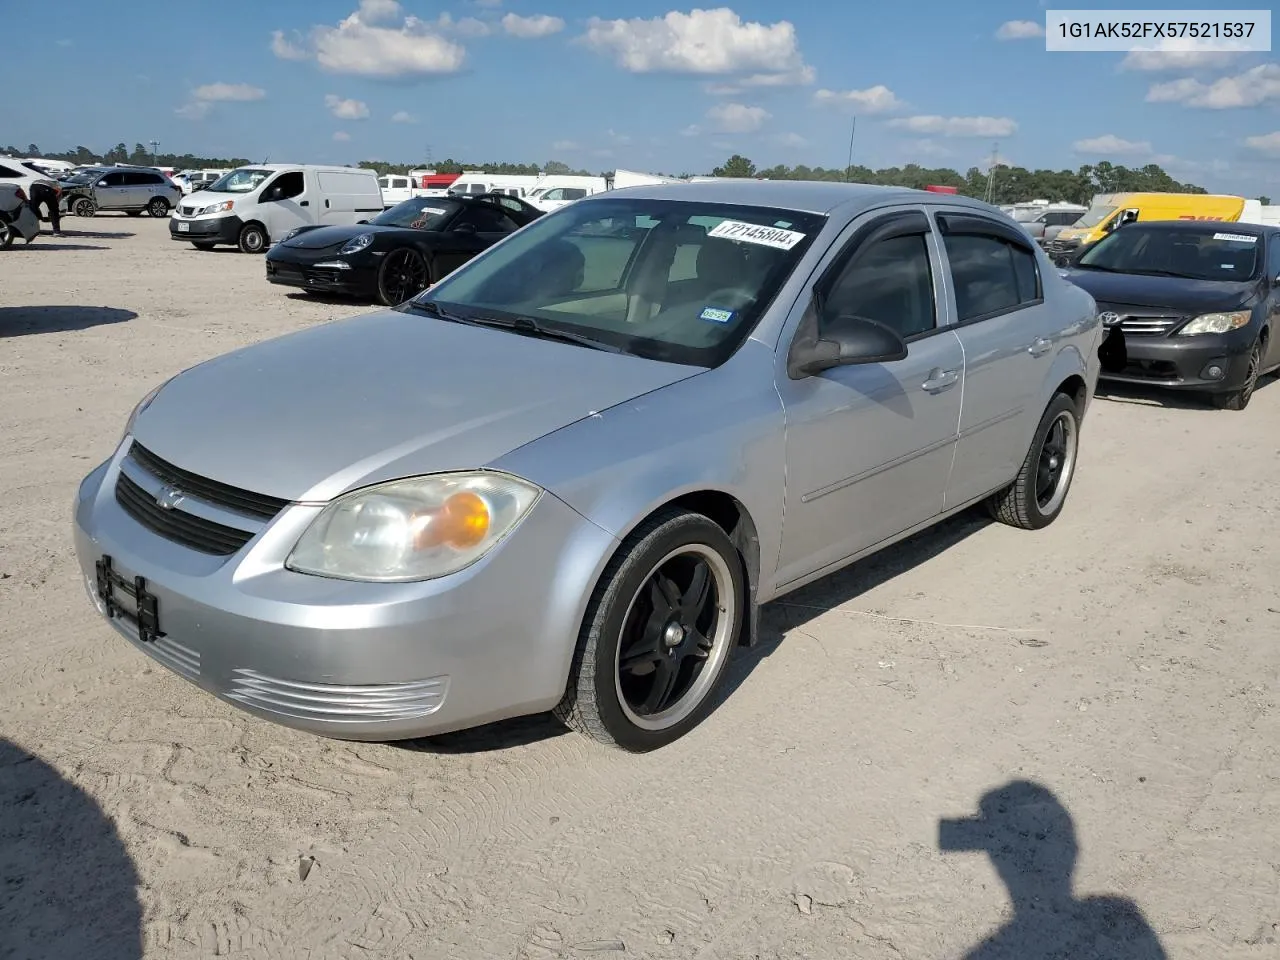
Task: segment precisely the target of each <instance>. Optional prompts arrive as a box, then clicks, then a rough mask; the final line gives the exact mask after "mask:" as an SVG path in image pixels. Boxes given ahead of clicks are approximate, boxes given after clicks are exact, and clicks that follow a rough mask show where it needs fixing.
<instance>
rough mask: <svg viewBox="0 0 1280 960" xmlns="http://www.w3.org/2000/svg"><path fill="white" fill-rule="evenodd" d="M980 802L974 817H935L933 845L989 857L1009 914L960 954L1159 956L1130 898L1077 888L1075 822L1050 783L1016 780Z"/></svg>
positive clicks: (1134, 959)
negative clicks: (1003, 888) (1004, 889)
mask: <svg viewBox="0 0 1280 960" xmlns="http://www.w3.org/2000/svg"><path fill="white" fill-rule="evenodd" d="M978 809H979V814H978V816H976V817H969V818H963V819H959V820H946V819H944V820H940V821H939V823H938V848H939V849H940V850H941V851H942V852H944V853H957V852H975V853H976V852H981V853H985V854H986V855H987V856H988V857H990V858H991V862H992V864H993V865H994V866H995V868H996V872H997V873H998V874H999V875H1000V879H1001V880H1002V881H1003V882H1004V885H1005V886H1006V887H1007V888H1008V891H1009V898H1010V900H1011V901H1012V903H1013V919H1011V920H1010V921H1009V922H1008V923H1006V924H1005V925H1004V926H1003V927H1000V928H999V929H998V930H996V931H995V932H994V933H992V934H991V935H990V936H988V937H987V938H986V939H984V940H983V941H982V942H981V943H979V944H978V945H977V946H975V947H974V948H973V949H972V950H970V951H969V952H968V953H966V954H965V955H964V960H1062V958H1070V960H1165V957H1166V954H1165V951H1164V948H1163V947H1162V946H1161V945H1160V940H1159V938H1158V937H1157V936H1156V934H1155V931H1153V930H1152V929H1151V927H1150V925H1148V923H1147V921H1146V918H1145V917H1143V915H1142V911H1141V910H1140V909H1139V908H1138V905H1137V904H1135V903H1134V902H1133V901H1132V900H1129V899H1127V898H1125V897H1118V896H1091V897H1080V898H1077V897H1076V896H1075V893H1074V891H1073V890H1072V875H1073V873H1074V872H1075V866H1076V856H1077V853H1078V851H1079V843H1078V840H1077V837H1076V832H1075V824H1074V823H1073V822H1072V819H1071V814H1070V813H1068V812H1067V809H1066V808H1065V807H1064V806H1063V805H1062V803H1061V802H1060V801H1059V800H1058V798H1057V797H1056V796H1054V794H1053V792H1052V791H1050V790H1049V789H1048V788H1046V787H1044V786H1041V785H1040V784H1038V783H1032V782H1030V781H1027V780H1014V781H1011V782H1010V783H1007V784H1005V785H1004V786H1002V787H998V788H996V789H995V790H992V791H990V792H989V793H987V794H986V795H985V796H984V797H983V798H982V800H981V801H980V802H979V805H978Z"/></svg>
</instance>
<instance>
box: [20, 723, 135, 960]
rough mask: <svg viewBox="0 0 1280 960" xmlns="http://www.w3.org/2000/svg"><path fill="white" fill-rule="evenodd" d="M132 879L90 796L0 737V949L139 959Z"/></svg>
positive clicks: (39, 959) (97, 959) (49, 958)
mask: <svg viewBox="0 0 1280 960" xmlns="http://www.w3.org/2000/svg"><path fill="white" fill-rule="evenodd" d="M138 883H139V880H138V871H137V869H136V868H135V867H134V865H133V861H132V860H130V859H129V854H128V851H127V850H126V849H125V846H124V843H123V842H122V841H121V839H120V836H119V834H118V833H117V832H116V828H115V824H113V823H112V822H111V820H110V819H109V818H108V817H107V816H106V814H104V813H103V812H102V809H101V808H100V807H99V806H98V804H97V803H96V802H95V801H94V800H93V798H92V797H90V796H89V795H88V794H87V793H85V792H84V791H83V790H81V789H80V788H79V787H76V786H74V785H72V784H71V783H69V782H67V781H66V780H64V779H63V778H62V776H61V775H60V774H59V773H58V772H57V771H56V770H54V769H53V767H51V766H49V765H48V764H47V763H44V762H43V761H42V760H40V759H39V758H37V757H34V756H32V755H31V754H30V753H28V752H27V751H26V750H24V749H22V748H21V747H19V746H17V745H16V744H14V743H11V742H10V741H8V740H6V739H4V738H2V737H0V957H6V958H8V957H13V958H15V960H17V958H21V960H67V958H69V957H83V958H86V960H88V958H91V957H92V958H94V960H137V958H140V957H141V956H142V954H143V950H142V905H141V904H140V903H139V901H138V894H137V887H138Z"/></svg>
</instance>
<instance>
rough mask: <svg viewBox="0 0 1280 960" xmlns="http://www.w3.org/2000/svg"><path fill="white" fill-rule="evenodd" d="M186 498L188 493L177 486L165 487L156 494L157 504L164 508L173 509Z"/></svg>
mask: <svg viewBox="0 0 1280 960" xmlns="http://www.w3.org/2000/svg"><path fill="white" fill-rule="evenodd" d="M185 499H186V494H184V493H183V492H182V491H181V490H179V489H178V488H177V487H165V488H164V489H163V490H161V491H160V493H159V494H158V495H157V496H156V505H157V506H158V507H160V509H162V510H172V509H173V508H174V507H176V506H177V505H178V504H180V503H181V502H182V501H183V500H185Z"/></svg>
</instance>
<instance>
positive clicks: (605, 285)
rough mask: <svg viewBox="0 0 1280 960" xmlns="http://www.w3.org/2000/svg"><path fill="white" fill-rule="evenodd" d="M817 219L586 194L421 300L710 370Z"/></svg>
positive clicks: (779, 279)
mask: <svg viewBox="0 0 1280 960" xmlns="http://www.w3.org/2000/svg"><path fill="white" fill-rule="evenodd" d="M825 219H826V218H825V217H822V216H819V215H817V214H810V213H797V212H795V211H791V210H778V209H769V208H764V207H744V206H731V205H727V204H711V203H698V202H690V201H676V200H643V199H622V198H616V199H598V200H584V201H583V202H582V203H577V204H572V205H570V206H567V207H563V208H562V209H561V210H559V211H557V212H556V213H554V214H549V215H547V216H545V217H542V218H540V219H538V220H535V221H534V222H533V223H532V224H530V225H529V226H527V227H524V228H523V229H522V230H520V231H519V232H518V233H515V234H513V235H512V236H511V237H510V238H509V239H507V240H505V241H503V242H502V243H501V244H499V245H498V246H497V247H495V248H494V249H492V250H490V251H488V252H486V253H484V254H481V255H480V256H479V257H477V258H476V259H474V260H472V261H470V262H469V263H468V264H466V265H465V266H463V267H460V268H459V269H458V270H456V271H455V272H454V273H452V274H451V275H449V276H448V277H446V278H445V279H444V280H443V281H441V282H440V283H438V284H437V285H436V286H435V287H433V288H431V290H430V292H429V293H428V294H424V295H422V299H425V300H431V301H435V302H437V303H439V304H440V305H441V306H442V307H444V308H445V309H446V310H448V311H449V312H451V313H456V314H459V315H462V316H464V317H465V316H468V315H471V316H497V317H500V318H501V317H506V318H512V317H517V316H523V317H530V318H532V319H534V320H535V321H537V322H538V323H539V324H540V325H542V326H544V327H547V328H550V329H560V330H567V331H569V332H572V333H575V334H578V335H581V336H587V337H591V338H593V339H595V340H598V341H600V342H601V343H605V344H608V345H610V346H614V347H618V348H620V349H622V350H624V351H626V352H629V353H635V354H637V355H640V356H645V357H651V358H653V359H657V360H665V361H670V362H673V363H685V364H692V365H695V366H707V367H711V366H716V365H718V364H720V363H723V362H724V361H725V360H727V359H728V358H729V356H730V355H731V354H732V353H733V351H734V350H736V349H737V347H738V345H739V344H740V343H742V341H743V340H745V339H746V338H747V336H749V335H750V333H751V330H752V329H753V328H754V326H755V324H756V322H757V321H758V320H759V318H760V316H761V314H762V313H763V311H764V310H765V308H766V307H767V306H768V305H769V303H770V301H771V300H772V299H773V296H774V294H776V293H777V291H778V288H779V287H781V286H782V283H783V282H784V281H785V280H786V278H787V276H788V275H789V274H790V273H791V271H792V269H794V267H795V265H796V263H797V262H798V261H799V259H800V257H801V256H803V255H804V252H805V250H807V249H808V247H809V244H810V243H811V242H812V240H813V237H814V235H815V234H817V233H818V231H819V230H821V229H822V226H823V224H824V223H825Z"/></svg>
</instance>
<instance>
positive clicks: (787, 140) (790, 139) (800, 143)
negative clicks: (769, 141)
mask: <svg viewBox="0 0 1280 960" xmlns="http://www.w3.org/2000/svg"><path fill="white" fill-rule="evenodd" d="M773 140H774V142H775V143H777V144H779V145H780V146H784V147H790V148H792V149H795V150H799V149H800V148H801V147H807V146H808V145H809V141H808V140H806V139H805V138H804V137H802V136H800V134H798V133H780V134H778V135H777V136H776V137H774V138H773Z"/></svg>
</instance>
